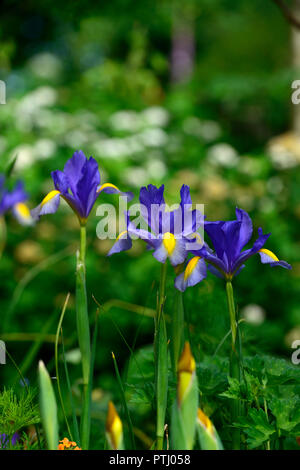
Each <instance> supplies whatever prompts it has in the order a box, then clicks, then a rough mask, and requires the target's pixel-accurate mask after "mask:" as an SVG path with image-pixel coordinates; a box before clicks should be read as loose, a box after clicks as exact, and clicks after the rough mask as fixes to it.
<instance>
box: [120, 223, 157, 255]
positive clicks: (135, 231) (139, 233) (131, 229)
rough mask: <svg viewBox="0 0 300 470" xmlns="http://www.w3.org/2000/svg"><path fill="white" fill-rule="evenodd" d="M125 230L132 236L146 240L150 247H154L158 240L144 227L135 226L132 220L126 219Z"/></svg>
mask: <svg viewBox="0 0 300 470" xmlns="http://www.w3.org/2000/svg"><path fill="white" fill-rule="evenodd" d="M127 230H128V233H129V235H130V236H131V237H132V238H133V237H135V238H139V239H140V240H144V241H145V242H147V244H148V246H150V249H151V248H156V247H157V244H158V243H159V240H158V239H157V238H156V237H155V235H153V234H152V233H151V232H148V231H147V230H144V229H139V228H136V226H135V225H134V224H133V222H131V221H128V226H127Z"/></svg>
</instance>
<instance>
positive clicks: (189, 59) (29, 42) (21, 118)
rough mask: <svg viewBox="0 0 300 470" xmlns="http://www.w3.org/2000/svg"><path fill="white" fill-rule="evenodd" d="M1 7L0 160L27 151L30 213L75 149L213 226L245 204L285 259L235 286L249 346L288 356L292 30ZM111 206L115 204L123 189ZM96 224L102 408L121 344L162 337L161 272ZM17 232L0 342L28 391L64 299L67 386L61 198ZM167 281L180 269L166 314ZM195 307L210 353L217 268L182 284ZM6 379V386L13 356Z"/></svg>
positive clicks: (195, 331)
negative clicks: (105, 236) (186, 205)
mask: <svg viewBox="0 0 300 470" xmlns="http://www.w3.org/2000/svg"><path fill="white" fill-rule="evenodd" d="M0 10H1V11H0V79H1V80H4V81H5V83H6V86H7V96H6V104H5V105H1V106H0V158H1V165H4V164H5V163H6V162H7V160H8V159H9V157H10V156H12V155H16V154H18V160H17V164H16V166H15V169H14V172H13V175H12V180H16V179H17V178H22V179H23V180H24V181H25V184H26V189H27V191H28V193H29V195H30V201H29V204H30V207H35V206H36V205H37V204H38V203H39V202H40V201H41V199H42V198H43V197H44V195H45V194H46V193H47V191H49V190H51V188H52V180H51V177H50V172H51V171H52V170H55V169H63V166H64V164H65V162H66V160H67V159H68V158H70V157H71V156H72V153H73V152H74V151H75V150H77V149H82V150H83V151H84V152H85V154H86V155H87V156H89V155H93V156H94V157H95V158H96V159H97V160H98V162H99V166H100V171H101V177H102V180H103V182H106V181H110V182H113V183H115V184H117V185H119V186H120V187H121V188H122V189H124V190H132V191H133V192H134V193H135V195H136V197H137V196H138V192H139V188H140V186H141V185H146V184H149V183H153V184H157V185H160V184H163V183H164V184H165V187H166V190H165V192H166V199H167V202H168V203H175V202H178V200H179V189H180V187H181V185H182V184H183V183H185V184H188V185H190V187H191V192H192V199H193V202H195V203H203V204H205V213H206V216H207V217H208V218H209V219H211V220H216V219H233V218H234V214H235V213H234V210H235V206H239V207H242V208H243V209H245V210H246V211H248V212H249V213H250V215H251V217H252V218H253V221H254V225H255V233H256V231H257V228H258V227H263V230H264V232H272V236H271V238H270V239H269V241H268V243H267V248H269V249H270V250H272V251H274V252H275V253H276V254H277V256H278V257H279V258H280V259H284V260H286V261H288V262H289V263H291V264H292V266H293V269H292V271H286V270H283V269H279V268H278V269H277V268H274V269H272V268H270V267H268V266H266V265H262V264H261V263H260V260H259V257H257V258H252V259H251V260H249V261H248V263H247V267H246V268H245V269H244V270H243V271H242V273H241V274H240V275H239V276H238V277H237V278H236V279H235V282H234V284H235V295H236V300H237V303H238V309H239V312H240V314H241V316H242V317H243V318H245V319H246V323H245V324H244V327H243V328H244V333H245V340H244V341H245V353H246V354H255V353H260V352H263V353H268V354H273V355H277V356H281V357H286V358H287V359H288V360H290V357H291V353H292V349H291V344H292V342H293V341H294V340H297V339H300V304H299V296H298V293H299V287H298V286H299V276H300V259H299V236H298V234H299V219H300V200H299V195H300V189H299V183H300V174H299V163H300V137H298V134H297V133H298V132H299V134H300V129H299V123H298V120H297V112H298V113H299V112H300V111H297V109H296V108H297V106H293V105H292V104H291V92H292V90H291V83H292V81H293V80H294V79H297V78H300V73H298V75H297V65H300V64H297V54H300V51H299V48H300V45H298V48H297V39H298V42H299V38H298V35H299V34H300V33H296V32H295V31H294V32H293V33H291V28H290V26H289V25H288V23H287V22H286V20H285V19H284V18H283V16H282V14H281V12H280V11H279V9H278V8H277V7H276V5H274V3H273V2H272V1H271V0H269V1H268V0H264V1H263V2H262V1H261V0H252V1H249V0H240V1H239V2H238V3H237V2H234V1H232V0H202V1H201V2H199V1H196V0H186V1H184V2H179V1H176V0H174V1H171V0H160V1H149V0H140V1H138V2H133V1H129V0H113V1H102V2H100V3H98V4H97V3H94V4H92V2H90V4H89V3H88V2H83V1H81V0H80V1H76V2H70V1H68V0H66V1H65V2H64V3H63V4H62V3H61V2H58V1H55V0H54V1H51V2H50V1H48V0H46V1H44V2H37V1H33V0H32V1H27V2H23V3H21V2H17V1H8V0H6V1H5V0H4V1H3V2H1V7H0ZM299 108H300V105H299ZM297 124H298V125H297ZM101 198H102V199H101V200H102V202H112V201H114V203H115V204H116V206H117V205H118V199H117V197H116V196H108V195H103V196H101ZM98 221H99V217H97V216H96V214H95V209H94V211H93V213H92V215H91V216H90V219H89V223H88V243H89V247H88V259H87V279H88V288H89V294H90V308H91V319H93V315H94V313H95V310H96V304H95V302H94V301H93V300H92V297H91V294H93V295H94V296H95V298H96V299H97V301H98V302H99V303H100V304H101V305H103V307H104V308H103V310H101V317H100V325H99V341H98V345H97V357H96V373H95V382H94V387H95V390H94V399H95V403H97V402H98V403H99V409H98V412H99V413H100V415H101V413H102V415H103V414H104V412H105V407H104V405H103V397H105V399H104V401H105V403H107V398H106V397H107V396H111V397H113V398H114V399H116V400H117V399H118V389H117V386H116V381H115V375H114V370H113V364H112V360H111V351H114V352H115V354H116V357H117V360H118V362H119V366H120V368H121V370H122V371H124V370H125V369H126V364H127V360H128V358H129V356H130V351H129V347H132V348H133V349H137V348H139V347H140V346H144V345H148V344H150V343H151V342H152V335H153V320H152V318H151V317H150V316H147V315H146V314H148V315H151V313H152V312H151V309H153V308H154V307H155V302H156V286H157V279H158V276H159V268H160V266H159V264H158V263H157V261H156V260H155V259H154V258H153V257H152V256H151V254H149V253H148V252H146V251H145V246H144V245H143V244H142V243H139V242H136V243H135V244H134V248H133V249H132V250H131V251H130V252H128V253H122V254H120V255H116V256H114V257H112V258H107V257H106V253H107V252H108V250H109V249H110V247H111V245H112V242H111V241H108V240H98V239H97V236H96V225H97V223H98ZM7 230H8V239H7V245H6V248H5V251H4V253H3V256H2V258H1V262H0V279H1V282H0V294H1V299H0V311H1V318H2V320H1V325H2V326H1V334H2V336H1V337H2V338H3V339H4V340H5V341H6V342H7V347H8V350H9V351H10V352H11V354H12V355H13V356H14V358H15V360H16V361H17V363H18V364H19V365H20V364H21V365H22V364H23V366H24V362H22V361H24V358H25V360H26V361H27V367H24V370H25V372H26V377H28V378H29V380H30V381H33V382H34V381H35V378H36V365H37V359H38V358H43V359H44V360H45V361H46V362H47V363H48V365H49V368H51V359H52V357H53V351H54V345H53V334H55V330H56V325H57V318H58V315H59V312H60V310H61V307H62V304H63V302H64V299H65V297H66V294H67V293H68V292H71V294H72V295H71V301H70V303H69V308H68V310H67V313H66V317H65V321H64V336H65V341H66V348H67V352H68V359H69V361H70V371H71V375H72V377H74V380H75V378H76V377H78V376H80V366H79V365H78V354H77V350H76V348H77V345H76V342H74V334H75V317H74V297H73V293H74V272H75V257H74V253H75V250H76V247H77V244H78V237H79V233H78V226H77V220H76V217H75V216H74V215H73V213H71V211H70V209H69V208H68V207H67V206H66V205H65V204H64V203H62V204H61V207H60V209H59V211H58V212H57V213H56V214H55V215H51V216H45V217H43V218H42V219H41V221H40V223H38V224H37V225H36V226H35V227H33V228H24V227H21V226H19V225H18V224H17V222H16V221H14V220H13V218H11V217H8V218H7ZM173 280H174V273H173V271H172V269H171V268H170V269H169V281H168V282H169V290H168V292H169V295H168V298H167V307H166V308H167V313H168V314H171V313H172V308H173V306H172V300H173V296H174V293H173V291H172V284H173ZM132 304H134V305H132ZM145 308H147V309H150V310H145ZM185 308H186V315H187V319H188V322H189V323H190V331H191V339H192V343H193V345H194V352H195V354H198V359H199V360H200V359H201V357H202V356H203V355H211V354H212V353H213V352H214V351H215V349H216V348H217V346H218V344H219V343H220V341H221V339H222V338H223V337H224V335H225V334H226V332H227V331H228V329H229V321H228V315H227V310H226V299H225V293H224V286H223V283H222V281H221V280H219V279H216V278H214V277H213V276H212V275H208V278H207V280H206V281H205V282H203V283H202V284H200V285H198V286H196V287H195V288H193V289H189V290H188V291H187V292H186V294H185ZM43 331H44V332H46V333H47V337H46V341H45V342H43V344H41V345H39V343H38V342H36V341H38V340H39V339H40V335H41V333H42V332H43ZM44 339H45V338H44ZM128 346H129V347H128ZM32 347H34V348H36V349H35V350H34V349H32ZM228 347H229V345H226V344H225V345H224V348H223V349H222V353H224V356H225V355H226V351H227V350H228ZM38 348H40V349H39V350H38ZM226 348H227V349H226ZM28 353H30V354H32V355H31V356H27V355H28ZM34 353H36V354H34ZM222 353H221V354H222ZM25 365H26V364H25ZM28 365H29V367H28ZM52 367H53V362H52ZM1 377H2V383H6V384H8V383H11V382H12V381H13V379H14V377H15V371H14V369H13V367H12V366H11V365H10V364H9V365H7V367H5V368H4V367H2V368H1ZM74 387H76V383H75V385H74ZM75 391H76V390H75ZM102 415H101V416H102ZM150 432H151V430H150Z"/></svg>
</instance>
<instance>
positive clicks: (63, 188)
mask: <svg viewBox="0 0 300 470" xmlns="http://www.w3.org/2000/svg"><path fill="white" fill-rule="evenodd" d="M51 176H52V179H53V183H54V187H55V189H57V190H58V191H60V192H61V193H63V194H67V193H68V189H69V180H68V178H67V176H66V175H65V173H63V172H62V171H60V170H56V171H52V172H51Z"/></svg>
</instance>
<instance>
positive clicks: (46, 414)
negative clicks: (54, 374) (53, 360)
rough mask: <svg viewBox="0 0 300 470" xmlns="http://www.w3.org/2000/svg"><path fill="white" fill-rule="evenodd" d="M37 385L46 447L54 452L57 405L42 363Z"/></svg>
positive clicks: (56, 440) (55, 445) (56, 433)
mask: <svg viewBox="0 0 300 470" xmlns="http://www.w3.org/2000/svg"><path fill="white" fill-rule="evenodd" d="M39 385H40V411H41V418H42V424H43V428H44V432H45V437H46V441H47V447H48V449H49V450H56V449H57V446H58V421H57V405H56V399H55V394H54V391H53V387H52V383H51V379H50V376H49V374H48V371H47V369H46V367H45V365H44V363H43V361H40V362H39Z"/></svg>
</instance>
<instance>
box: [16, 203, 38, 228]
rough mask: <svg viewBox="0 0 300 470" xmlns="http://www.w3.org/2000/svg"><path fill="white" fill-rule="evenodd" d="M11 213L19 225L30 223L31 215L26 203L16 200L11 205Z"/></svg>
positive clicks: (31, 222) (31, 221)
mask: <svg viewBox="0 0 300 470" xmlns="http://www.w3.org/2000/svg"><path fill="white" fill-rule="evenodd" d="M12 212H13V215H14V216H15V218H16V219H17V221H18V222H19V223H20V224H21V225H32V224H33V218H32V216H31V213H30V210H29V208H28V206H26V204H24V203H23V202H18V203H17V204H15V205H14V207H13V210H12Z"/></svg>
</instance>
